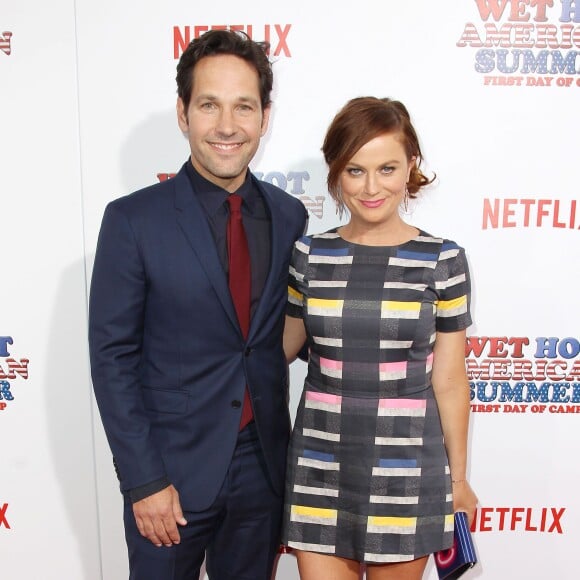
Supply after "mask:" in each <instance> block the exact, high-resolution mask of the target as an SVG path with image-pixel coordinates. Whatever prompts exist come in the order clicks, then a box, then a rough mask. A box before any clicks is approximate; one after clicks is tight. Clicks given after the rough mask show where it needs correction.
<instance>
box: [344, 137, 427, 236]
mask: <svg viewBox="0 0 580 580" xmlns="http://www.w3.org/2000/svg"><path fill="white" fill-rule="evenodd" d="M414 162H415V160H414V159H411V161H409V160H408V159H407V155H406V153H405V149H404V147H403V145H402V143H401V141H400V137H399V135H398V134H397V133H385V134H383V135H379V136H378V137H375V138H374V139H371V140H370V141H368V142H367V143H365V144H364V145H363V146H362V147H361V148H360V149H359V150H358V151H357V152H356V153H355V154H354V156H353V157H352V158H351V159H350V161H349V162H348V163H347V165H346V167H345V168H344V170H343V171H342V173H341V175H340V179H339V184H340V188H341V190H342V199H343V201H344V204H345V205H346V207H347V208H348V210H349V211H350V214H351V224H353V225H358V226H367V227H369V226H371V227H372V226H376V225H387V224H388V223H389V222H391V221H392V220H395V221H398V220H399V219H400V218H399V205H400V204H401V202H402V200H403V197H404V195H405V186H406V184H407V181H408V180H409V174H410V173H411V167H412V164H413V163H414Z"/></svg>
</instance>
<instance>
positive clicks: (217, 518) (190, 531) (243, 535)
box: [124, 422, 282, 580]
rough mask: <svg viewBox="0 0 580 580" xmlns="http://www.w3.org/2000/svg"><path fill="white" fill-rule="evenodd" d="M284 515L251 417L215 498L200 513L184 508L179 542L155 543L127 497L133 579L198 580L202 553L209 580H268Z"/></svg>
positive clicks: (125, 514) (130, 565)
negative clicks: (141, 530) (140, 528)
mask: <svg viewBox="0 0 580 580" xmlns="http://www.w3.org/2000/svg"><path fill="white" fill-rule="evenodd" d="M191 468H192V469H203V465H192V466H191ZM178 491H179V490H178ZM281 516H282V497H281V496H279V495H277V494H276V493H275V492H274V490H273V488H272V485H271V483H270V480H269V478H268V474H267V472H266V465H265V463H264V459H263V455H262V451H261V449H260V443H259V441H258V436H257V431H256V426H255V423H253V422H252V423H250V424H249V425H248V426H247V427H245V428H244V429H243V430H242V431H241V432H240V433H239V435H238V442H237V445H236V449H235V452H234V456H233V458H232V461H231V464H230V467H229V470H228V472H227V474H226V477H225V480H224V482H223V484H222V487H221V489H220V491H219V493H218V496H217V498H216V500H215V501H214V503H213V504H212V505H211V506H210V507H209V508H208V509H207V510H204V511H201V512H185V511H184V517H185V519H186V520H187V525H185V526H183V527H181V526H179V532H180V536H181V542H180V544H178V545H174V546H171V547H169V548H167V547H165V546H161V547H156V546H154V545H153V544H152V543H151V542H150V541H149V540H147V539H146V538H144V537H143V536H141V534H140V533H139V531H138V529H137V526H136V524H135V516H134V515H133V509H132V505H131V502H130V500H129V499H128V498H127V497H125V509H124V520H125V537H126V540H127V547H128V551H129V568H130V575H129V580H198V578H199V575H200V570H201V567H202V565H203V561H204V558H205V565H206V569H207V574H208V576H209V578H210V580H234V579H235V580H270V579H271V575H272V568H273V565H274V560H275V557H276V554H277V551H278V547H279V545H280V524H281Z"/></svg>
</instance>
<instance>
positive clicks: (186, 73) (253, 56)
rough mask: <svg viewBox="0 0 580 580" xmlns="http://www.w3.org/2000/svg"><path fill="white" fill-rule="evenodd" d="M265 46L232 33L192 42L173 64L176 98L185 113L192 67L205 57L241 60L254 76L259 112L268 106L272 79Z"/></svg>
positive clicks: (215, 32) (208, 34) (213, 33)
mask: <svg viewBox="0 0 580 580" xmlns="http://www.w3.org/2000/svg"><path fill="white" fill-rule="evenodd" d="M269 48H270V45H269V44H268V43H267V42H255V41H253V40H252V39H251V38H250V37H249V36H248V35H247V34H245V33H244V32H241V31H232V30H210V31H208V32H206V33H205V34H202V35H201V36H200V37H199V38H196V39H195V40H192V41H191V42H190V43H189V45H188V46H187V48H186V49H185V50H184V52H183V54H182V55H181V58H180V59H179V63H178V64H177V76H176V78H175V80H176V81H177V95H178V96H179V97H180V98H181V100H182V101H183V104H184V108H185V110H187V109H188V107H189V101H190V100H191V92H192V90H193V71H194V68H195V65H196V64H197V63H198V62H199V61H200V60H201V59H202V58H205V57H206V56H215V55H219V54H231V55H233V56H237V57H239V58H242V59H243V60H245V61H246V62H247V63H248V64H249V65H250V66H252V67H253V68H254V69H255V70H256V72H257V73H258V79H259V84H260V101H261V103H262V110H263V109H265V108H266V107H267V106H268V105H269V104H270V102H271V101H270V93H271V92H272V84H273V81H274V76H273V74H272V65H271V63H270V61H269V60H268V55H267V52H268V50H269Z"/></svg>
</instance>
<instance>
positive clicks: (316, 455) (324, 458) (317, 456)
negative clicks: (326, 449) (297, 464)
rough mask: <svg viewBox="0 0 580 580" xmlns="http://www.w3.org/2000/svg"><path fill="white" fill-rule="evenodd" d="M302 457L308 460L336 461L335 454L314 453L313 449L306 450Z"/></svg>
mask: <svg viewBox="0 0 580 580" xmlns="http://www.w3.org/2000/svg"><path fill="white" fill-rule="evenodd" d="M302 457H306V458H307V459H318V461H328V462H331V461H334V454H332V453H321V452H320V451H312V450H311V449H305V450H304V452H303V453H302Z"/></svg>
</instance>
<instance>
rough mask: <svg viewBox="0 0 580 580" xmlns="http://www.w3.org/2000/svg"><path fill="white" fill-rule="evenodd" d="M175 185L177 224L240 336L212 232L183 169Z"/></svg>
mask: <svg viewBox="0 0 580 580" xmlns="http://www.w3.org/2000/svg"><path fill="white" fill-rule="evenodd" d="M174 185H175V208H176V210H177V223H178V224H179V226H180V227H181V230H182V231H183V234H184V235H185V238H186V239H187V241H188V243H189V245H190V246H191V249H192V250H193V252H194V253H195V255H196V256H197V259H198V261H199V263H200V264H201V266H202V268H203V270H204V271H205V274H206V275H207V277H208V279H209V280H210V282H211V284H212V285H213V287H214V289H215V291H216V295H217V297H218V299H219V300H220V302H221V303H222V306H223V308H224V310H225V311H226V313H227V315H228V318H229V319H230V320H231V322H232V324H233V325H234V327H235V328H236V329H238V331H239V332H241V331H240V330H239V328H240V327H239V324H238V318H237V316H236V311H235V309H234V305H233V302H232V299H231V295H230V290H229V287H228V281H227V278H226V275H225V272H224V270H223V268H222V265H221V263H220V260H219V256H218V253H217V249H216V247H215V243H214V239H213V236H212V233H211V229H210V227H209V224H208V223H207V219H206V217H205V214H204V212H203V208H202V207H201V204H200V203H199V201H198V200H197V198H196V196H195V194H194V193H193V189H192V187H191V182H190V181H189V178H188V177H187V173H186V170H185V168H182V169H181V171H179V173H178V174H177V175H176V176H175V178H174Z"/></svg>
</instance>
